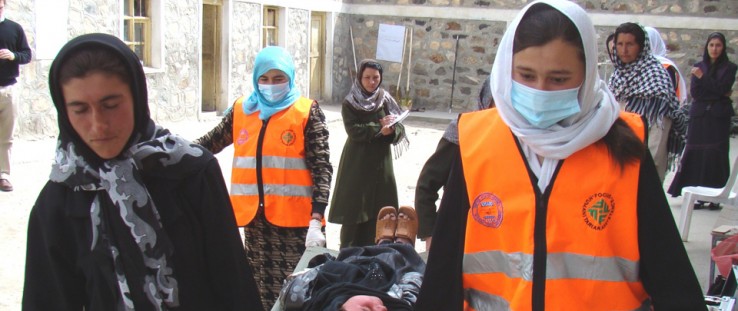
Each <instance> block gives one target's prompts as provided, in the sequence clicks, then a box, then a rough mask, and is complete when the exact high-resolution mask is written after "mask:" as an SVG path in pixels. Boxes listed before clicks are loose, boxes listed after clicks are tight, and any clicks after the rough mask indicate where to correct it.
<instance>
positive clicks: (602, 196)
mask: <svg viewBox="0 0 738 311" xmlns="http://www.w3.org/2000/svg"><path fill="white" fill-rule="evenodd" d="M614 212H615V199H613V197H612V195H611V194H609V193H595V194H593V195H591V196H589V198H587V200H586V201H584V205H583V206H582V218H584V222H585V223H586V224H587V226H589V227H590V228H592V229H594V230H603V229H605V227H606V226H607V223H608V222H610V219H611V218H612V215H613V213H614Z"/></svg>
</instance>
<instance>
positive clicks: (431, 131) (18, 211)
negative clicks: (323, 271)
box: [0, 105, 738, 311]
mask: <svg viewBox="0 0 738 311" xmlns="http://www.w3.org/2000/svg"><path fill="white" fill-rule="evenodd" d="M323 109H324V111H325V113H326V117H327V119H328V126H329V130H330V133H331V138H330V146H331V149H332V151H333V152H332V155H331V161H332V163H333V166H334V170H335V169H336V168H337V166H338V160H339V158H340V154H341V150H342V148H343V144H344V141H345V139H346V133H345V131H344V129H343V123H342V122H341V121H340V110H339V109H340V107H338V106H334V105H325V106H324V107H323ZM453 117H454V116H453V115H452V114H448V113H443V112H422V113H421V112H418V113H412V114H411V117H410V118H408V120H406V121H405V122H404V123H405V124H406V128H407V132H408V136H409V138H410V142H411V144H410V150H409V151H408V152H407V153H406V154H404V155H403V156H402V157H401V158H400V159H398V160H396V161H395V175H396V177H397V181H398V185H397V186H398V193H399V196H400V204H401V205H413V197H414V191H415V183H416V181H417V177H418V173H419V172H420V169H421V167H422V165H423V164H424V163H425V160H426V159H427V158H428V156H430V154H431V153H432V152H433V151H434V150H435V147H436V144H437V142H438V140H439V139H440V137H441V135H442V133H443V130H444V129H445V128H446V125H447V124H448V120H450V119H451V118H453ZM216 123H217V119H215V118H210V119H208V120H206V121H202V122H178V123H172V124H163V125H164V126H165V127H167V128H169V129H171V130H172V131H173V132H175V133H178V134H180V135H182V136H183V137H185V138H189V139H195V138H197V137H199V136H200V135H201V134H203V133H205V132H206V131H208V130H209V129H211V128H212V127H213V126H215V124H216ZM731 145H732V146H738V142H736V141H733V142H732V144H731ZM54 147H55V140H54V139H53V138H48V139H43V140H35V141H27V140H17V141H16V142H15V145H14V150H13V155H14V158H13V185H14V187H15V191H13V192H8V193H5V192H0V211H2V216H3V222H2V223H1V224H0V237H2V239H0V297H2V299H0V311H2V310H19V309H20V301H21V292H22V288H23V270H24V262H25V244H26V225H27V219H28V213H29V211H30V209H31V206H32V205H33V203H34V201H35V200H36V197H37V195H38V193H39V191H40V190H41V188H42V187H43V185H44V183H45V182H46V181H47V179H48V174H49V168H50V163H51V160H52V158H53V154H54ZM734 148H735V147H734ZM232 154H233V150H232V149H230V148H228V149H226V150H224V151H223V152H221V153H220V154H218V155H217V157H218V159H219V161H220V164H221V166H222V168H223V172H224V175H225V176H224V178H225V179H226V180H230V163H231V159H232ZM733 154H735V153H733ZM672 176H673V174H671V173H670V174H669V175H667V181H666V182H665V183H664V184H665V185H666V186H667V187H668V185H669V182H670V180H671V178H672ZM669 200H670V204H671V206H672V211H673V213H674V215H675V218H676V217H678V215H679V210H680V208H681V198H676V199H673V198H670V199H669ZM719 214H720V212H717V211H707V210H698V211H695V212H694V216H693V220H692V227H691V233H690V241H689V242H687V243H685V246H686V248H687V250H688V252H689V254H690V259H691V260H692V264H693V266H694V267H695V270H696V271H697V273H698V277H699V279H700V282H701V283H702V286H703V288H706V283H707V279H708V277H707V274H708V263H709V250H710V231H711V230H712V228H713V225H714V223H715V220H716V219H717V217H718V215H719ZM339 228H340V227H339V226H338V225H333V224H328V227H327V234H328V248H332V249H335V248H337V247H338V238H337V237H338V231H339ZM416 248H417V250H418V251H424V250H425V247H424V245H423V243H417V247H416ZM675 273H676V271H675Z"/></svg>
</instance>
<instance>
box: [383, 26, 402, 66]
mask: <svg viewBox="0 0 738 311" xmlns="http://www.w3.org/2000/svg"><path fill="white" fill-rule="evenodd" d="M404 43H405V26H398V25H387V24H379V34H378V35H377V60H386V61H390V62H395V63H400V62H402V46H403V44H404Z"/></svg>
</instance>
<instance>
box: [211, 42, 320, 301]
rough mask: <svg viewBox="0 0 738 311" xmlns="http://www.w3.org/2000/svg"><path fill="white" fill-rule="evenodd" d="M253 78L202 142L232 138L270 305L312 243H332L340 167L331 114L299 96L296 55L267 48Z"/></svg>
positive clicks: (239, 209) (245, 214)
mask: <svg viewBox="0 0 738 311" xmlns="http://www.w3.org/2000/svg"><path fill="white" fill-rule="evenodd" d="M252 83H253V86H254V89H255V90H254V92H253V93H251V95H250V96H248V97H246V96H244V97H241V98H239V99H237V100H236V102H235V103H234V105H233V107H231V109H228V110H227V111H226V116H225V117H223V120H222V121H221V122H220V124H218V125H217V126H216V127H215V128H214V129H213V130H211V131H210V132H209V133H208V134H206V135H205V136H203V137H201V138H199V139H198V140H197V141H196V142H197V143H199V144H201V145H203V147H205V148H207V149H209V150H210V151H212V152H213V153H218V152H220V151H221V150H223V148H225V147H227V146H229V145H231V144H233V148H234V154H233V168H232V173H231V203H233V211H234V213H235V216H236V221H237V223H238V225H239V226H244V230H243V231H244V240H245V248H246V254H247V255H248V260H249V263H250V264H251V268H252V270H253V271H254V276H255V277H256V279H257V283H259V289H260V291H261V299H262V302H263V304H264V307H266V308H271V307H272V306H273V305H274V303H275V301H276V299H277V297H278V296H279V290H280V289H281V288H282V282H283V281H284V279H285V278H286V277H287V276H288V275H289V274H290V273H292V272H293V270H294V268H295V266H296V265H297V262H298V261H299V260H300V257H301V256H302V253H303V252H304V251H305V248H306V247H308V246H325V235H324V234H323V232H322V226H323V214H324V212H325V208H326V206H327V205H328V195H329V191H330V184H331V178H332V175H333V168H332V166H331V163H330V151H329V149H328V128H327V127H326V124H325V116H324V115H323V112H322V110H321V109H320V107H319V106H318V103H317V102H316V101H313V100H311V99H308V98H305V97H302V96H300V91H299V90H298V89H297V86H296V85H295V65H294V63H293V61H292V56H291V55H290V54H289V53H288V52H287V51H286V50H285V49H283V48H281V47H277V46H270V47H266V48H264V49H263V50H261V51H260V52H259V53H258V54H257V55H256V59H255V61H254V72H253V80H252Z"/></svg>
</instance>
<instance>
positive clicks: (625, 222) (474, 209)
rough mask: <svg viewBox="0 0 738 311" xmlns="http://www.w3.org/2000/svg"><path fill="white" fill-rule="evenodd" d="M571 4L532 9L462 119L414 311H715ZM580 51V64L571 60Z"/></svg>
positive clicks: (638, 126)
mask: <svg viewBox="0 0 738 311" xmlns="http://www.w3.org/2000/svg"><path fill="white" fill-rule="evenodd" d="M595 40H596V32H595V29H594V26H593V25H592V22H591V20H590V19H589V17H588V16H587V14H586V12H585V11H584V10H583V9H582V8H581V7H579V6H578V5H577V4H575V3H573V2H569V1H564V0H544V1H536V2H533V3H531V4H530V5H528V6H526V7H525V8H524V9H522V10H521V12H520V13H519V14H518V16H517V17H516V18H515V19H514V20H513V22H512V23H511V24H510V27H509V28H508V30H507V31H506V32H505V34H504V36H503V38H502V41H501V43H500V47H499V49H498V52H497V57H496V58H495V62H494V65H493V66H492V79H491V81H492V82H491V83H492V94H493V96H494V102H495V105H496V107H497V108H492V109H488V110H483V111H479V112H472V113H468V114H462V115H461V116H460V119H459V125H458V127H459V148H458V149H457V150H458V153H457V154H456V156H455V159H454V164H453V166H452V170H451V174H450V176H449V180H448V182H447V184H446V187H445V192H444V197H443V200H442V202H441V209H440V211H439V215H438V222H437V224H436V230H435V231H434V233H433V247H432V248H431V250H430V254H429V257H428V265H427V267H426V273H425V278H424V282H423V286H422V288H421V293H420V298H419V301H418V303H417V305H416V310H462V308H464V307H466V308H468V309H467V310H649V309H650V307H651V306H653V307H654V309H655V310H705V309H706V307H705V304H704V302H703V296H702V293H701V289H700V285H699V283H698V282H697V279H696V277H695V274H694V271H693V270H692V265H691V264H690V262H689V259H688V257H687V253H686V251H685V250H684V247H683V245H682V243H681V241H680V239H679V235H678V233H677V228H676V225H675V224H674V220H673V217H672V215H671V211H670V209H669V206H668V204H667V201H666V198H665V196H664V194H663V190H662V188H661V185H660V183H659V179H658V175H657V173H656V169H655V167H654V164H653V160H652V159H651V157H650V155H649V153H648V152H647V150H646V147H645V146H644V144H643V139H644V135H645V127H644V125H643V120H642V118H641V117H639V116H637V115H634V114H631V113H625V112H623V113H620V111H619V110H620V109H619V105H618V103H617V101H616V100H615V98H614V97H613V95H612V94H611V93H610V91H609V90H608V88H607V86H606V84H605V83H604V82H603V81H601V80H600V78H599V77H598V74H597V44H596V41H595ZM572 56H575V57H572Z"/></svg>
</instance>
